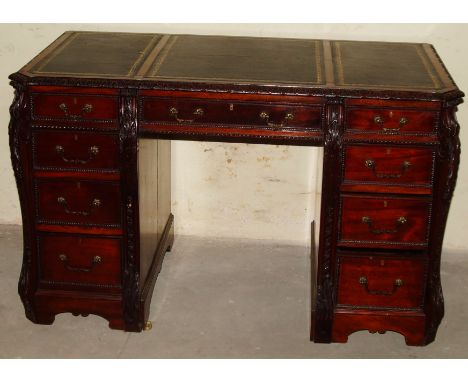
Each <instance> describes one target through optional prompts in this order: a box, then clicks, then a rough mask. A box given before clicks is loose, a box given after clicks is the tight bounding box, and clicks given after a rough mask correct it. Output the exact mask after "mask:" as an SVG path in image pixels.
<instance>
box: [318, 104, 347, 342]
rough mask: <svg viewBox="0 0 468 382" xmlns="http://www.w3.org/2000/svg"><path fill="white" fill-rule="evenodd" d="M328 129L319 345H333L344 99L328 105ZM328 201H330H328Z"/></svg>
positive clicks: (325, 151) (320, 278) (326, 136)
mask: <svg viewBox="0 0 468 382" xmlns="http://www.w3.org/2000/svg"><path fill="white" fill-rule="evenodd" d="M326 123H327V129H326V131H325V140H324V167H323V171H324V173H327V176H326V177H325V179H324V184H323V190H322V194H323V195H326V196H324V197H323V198H324V199H322V203H325V207H324V209H322V213H324V218H323V220H322V227H321V228H320V229H321V232H322V234H321V246H322V247H321V250H320V258H319V269H318V283H317V308H316V319H317V321H322V323H324V324H322V325H319V326H316V330H320V332H316V333H315V337H316V341H320V342H329V341H330V331H331V320H332V314H333V304H334V287H333V279H332V259H333V255H334V251H335V242H336V229H335V227H336V221H337V219H338V216H337V213H338V204H339V194H338V188H339V182H340V175H339V174H340V171H339V168H340V160H339V158H340V152H341V150H342V147H343V104H342V100H341V99H332V100H329V101H328V104H327V112H326ZM325 199H326V200H325Z"/></svg>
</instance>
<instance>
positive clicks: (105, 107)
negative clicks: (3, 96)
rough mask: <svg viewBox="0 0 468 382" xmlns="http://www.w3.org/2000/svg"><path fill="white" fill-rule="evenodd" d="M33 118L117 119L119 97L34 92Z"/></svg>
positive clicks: (32, 98)
mask: <svg viewBox="0 0 468 382" xmlns="http://www.w3.org/2000/svg"><path fill="white" fill-rule="evenodd" d="M31 104H32V117H33V119H58V120H61V119H64V120H73V121H81V120H107V121H115V122H116V121H117V118H118V108H117V98H116V97H112V96H101V95H81V94H80V95H79V94H74V95H69V94H47V93H33V94H32V96H31Z"/></svg>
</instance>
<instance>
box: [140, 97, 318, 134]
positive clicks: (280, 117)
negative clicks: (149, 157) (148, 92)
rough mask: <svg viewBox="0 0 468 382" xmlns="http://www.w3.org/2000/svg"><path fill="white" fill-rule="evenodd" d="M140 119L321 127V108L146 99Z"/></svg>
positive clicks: (272, 126) (166, 121)
mask: <svg viewBox="0 0 468 382" xmlns="http://www.w3.org/2000/svg"><path fill="white" fill-rule="evenodd" d="M141 113H142V115H141V119H142V121H144V122H149V123H151V122H157V123H164V124H176V125H185V124H201V125H206V124H220V125H241V126H242V125H247V126H263V127H265V128H270V129H275V128H295V127H297V128H314V129H319V128H320V126H321V106H319V105H298V104H262V103H255V102H245V103H243V102H236V101H232V102H230V101H210V100H197V99H174V98H143V100H142V105H141Z"/></svg>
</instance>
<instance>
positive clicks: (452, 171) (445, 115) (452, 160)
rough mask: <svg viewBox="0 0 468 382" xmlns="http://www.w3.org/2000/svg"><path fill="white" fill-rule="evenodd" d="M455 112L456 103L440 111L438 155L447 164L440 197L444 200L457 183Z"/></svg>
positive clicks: (451, 192)
mask: <svg viewBox="0 0 468 382" xmlns="http://www.w3.org/2000/svg"><path fill="white" fill-rule="evenodd" d="M456 112H457V106H456V105H448V107H446V108H445V109H444V110H443V111H442V116H441V117H442V124H441V128H440V132H439V139H440V150H439V155H440V158H441V159H442V160H443V161H444V162H445V163H446V164H447V176H446V180H445V186H444V192H443V194H442V198H443V199H444V200H445V201H450V200H451V199H452V195H453V190H454V189H455V185H456V183H457V173H458V165H459V163H460V138H459V136H458V134H459V131H460V125H459V124H458V121H457V117H456V114H455V113H456Z"/></svg>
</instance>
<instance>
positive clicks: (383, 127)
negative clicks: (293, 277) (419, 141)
mask: <svg viewBox="0 0 468 382" xmlns="http://www.w3.org/2000/svg"><path fill="white" fill-rule="evenodd" d="M436 123H437V112H433V111H417V110H405V109H370V108H369V109H365V108H364V109H360V108H359V109H350V110H348V111H347V112H346V125H347V128H348V129H352V130H361V131H367V132H372V133H383V134H392V133H394V134H405V133H433V132H434V131H435V127H436Z"/></svg>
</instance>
